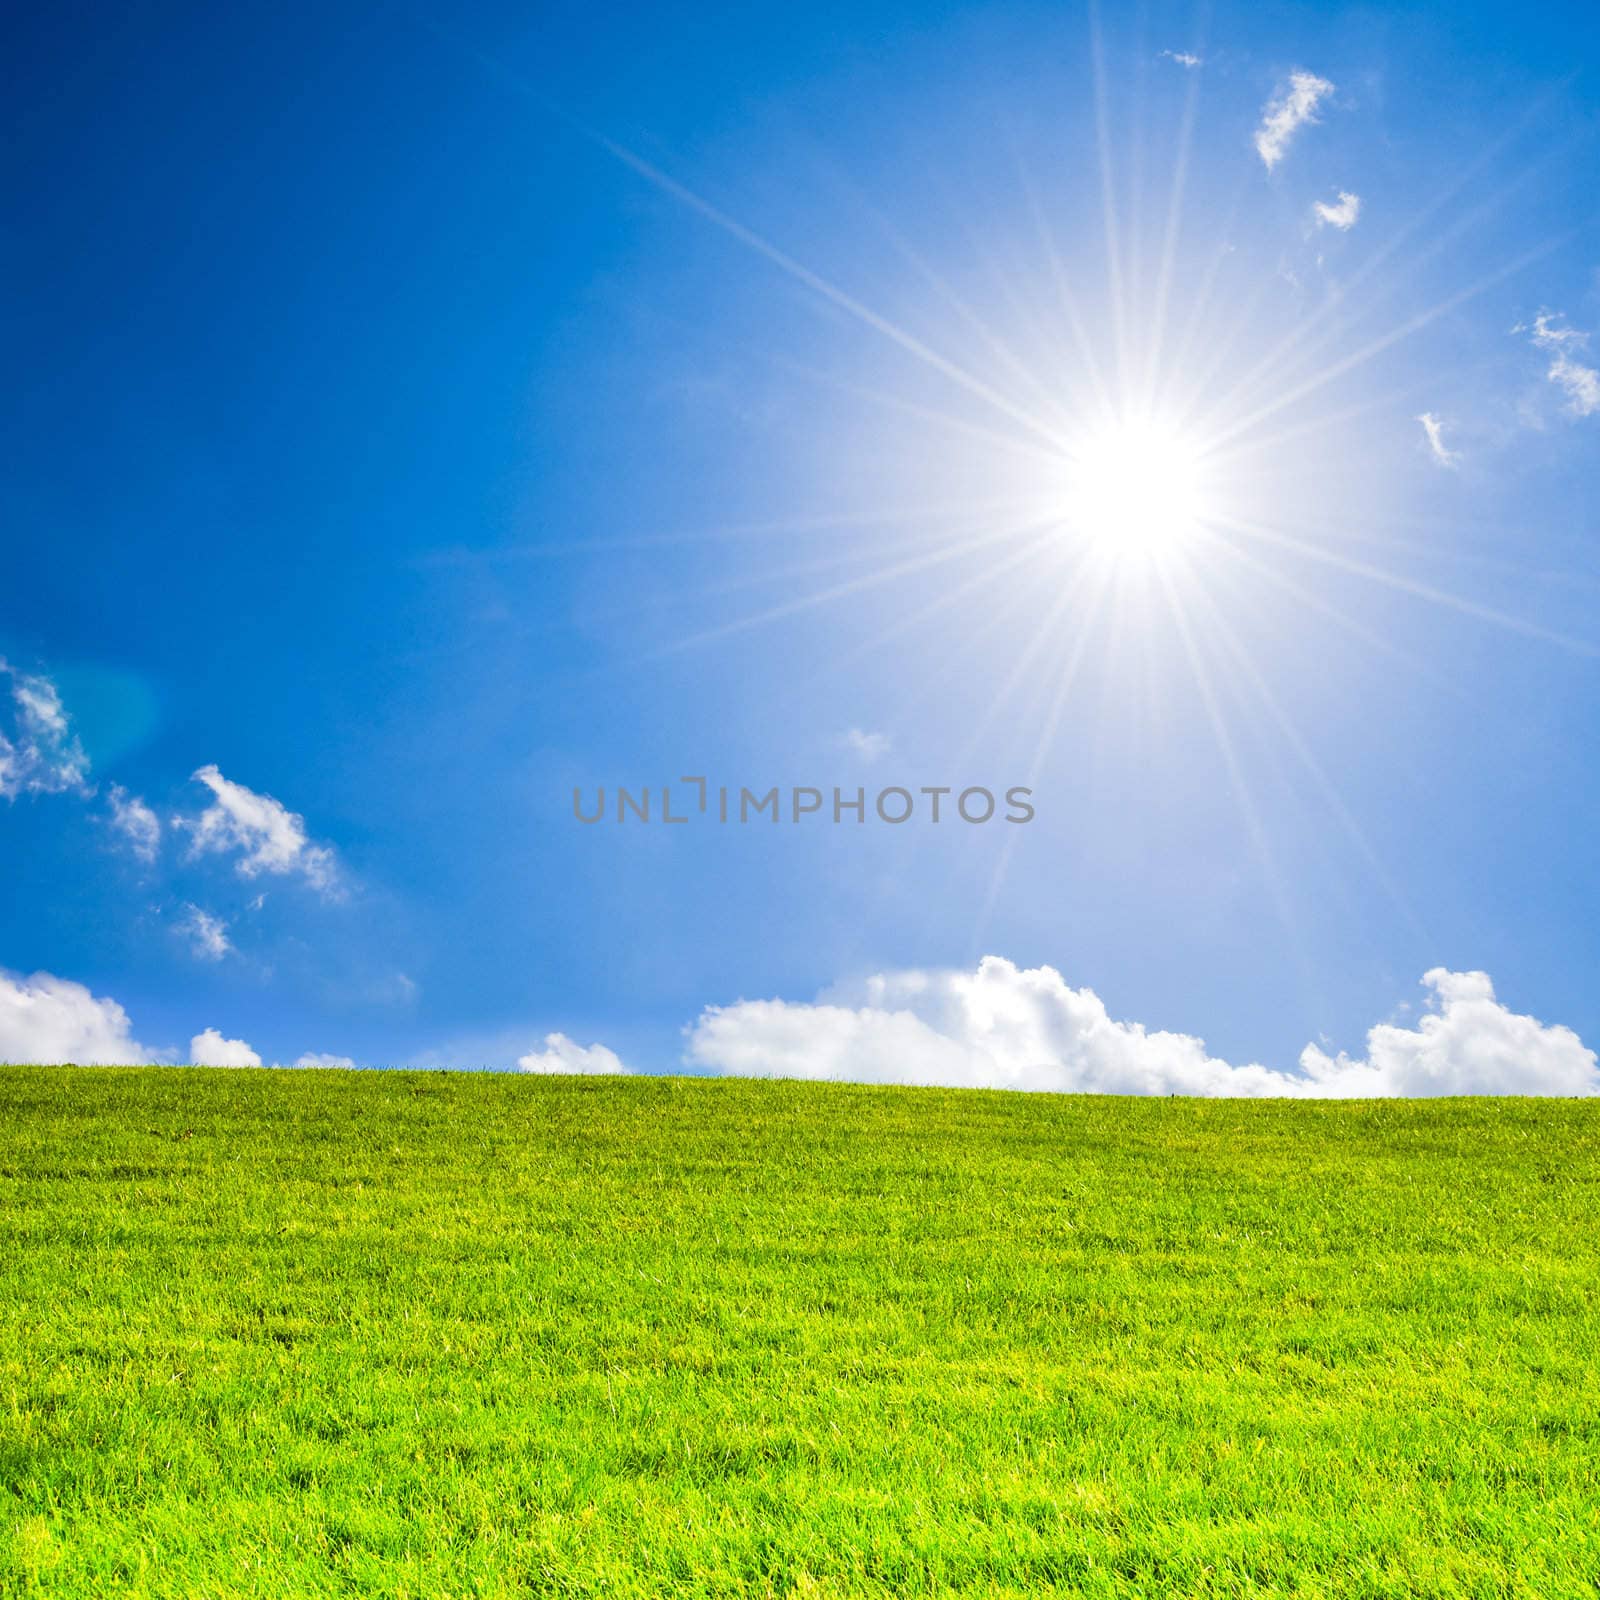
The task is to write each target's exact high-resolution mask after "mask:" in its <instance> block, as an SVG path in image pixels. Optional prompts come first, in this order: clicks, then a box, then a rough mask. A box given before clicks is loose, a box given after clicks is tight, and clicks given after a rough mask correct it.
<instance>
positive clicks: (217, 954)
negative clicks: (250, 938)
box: [177, 905, 233, 961]
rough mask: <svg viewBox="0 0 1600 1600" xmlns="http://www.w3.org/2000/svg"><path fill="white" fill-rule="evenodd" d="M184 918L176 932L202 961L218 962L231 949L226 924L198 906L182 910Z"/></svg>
mask: <svg viewBox="0 0 1600 1600" xmlns="http://www.w3.org/2000/svg"><path fill="white" fill-rule="evenodd" d="M184 913H185V914H184V916H183V918H182V920H181V921H180V922H179V923H178V924H177V928H178V932H179V933H181V934H182V935H183V936H184V938H186V939H187V940H188V941H189V946H190V948H191V949H192V950H193V952H194V954H195V955H196V956H198V957H199V958H200V960H202V961H220V960H221V959H222V958H223V957H224V956H225V955H227V953H228V952H229V951H230V950H231V949H233V945H232V943H231V942H230V941H229V939H228V924H227V923H226V922H224V921H223V920H222V918H221V917H214V916H212V915H211V913H210V912H209V911H202V910H201V909H200V907H199V906H196V905H190V906H186V907H185V908H184Z"/></svg>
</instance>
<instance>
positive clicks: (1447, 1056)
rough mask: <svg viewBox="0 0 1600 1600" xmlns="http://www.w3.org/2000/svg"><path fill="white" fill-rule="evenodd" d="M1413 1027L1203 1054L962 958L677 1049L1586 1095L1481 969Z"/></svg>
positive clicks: (1075, 1078) (855, 1076) (1006, 1082)
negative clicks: (1224, 1055)
mask: <svg viewBox="0 0 1600 1600" xmlns="http://www.w3.org/2000/svg"><path fill="white" fill-rule="evenodd" d="M1422 981H1423V983H1424V985H1425V986H1426V987H1427V988H1428V989H1429V991H1430V995H1429V1005H1430V1008H1431V1009H1430V1010H1429V1012H1428V1013H1427V1014H1426V1015H1424V1016H1423V1017H1422V1018H1421V1019H1420V1020H1419V1021H1418V1023H1417V1025H1416V1027H1415V1028H1401V1027H1397V1026H1395V1025H1393V1024H1389V1023H1383V1024H1379V1025H1378V1026H1376V1027H1374V1028H1372V1029H1371V1030H1370V1031H1369V1032H1368V1034H1367V1054H1366V1056H1365V1057H1362V1058H1357V1059H1352V1058H1351V1057H1349V1056H1347V1055H1345V1054H1343V1053H1341V1054H1339V1055H1337V1056H1329V1055H1327V1054H1326V1053H1325V1052H1324V1051H1322V1050H1320V1049H1318V1048H1317V1047H1316V1046H1313V1045H1308V1046H1307V1047H1306V1048H1305V1049H1304V1050H1303V1051H1302V1052H1301V1054H1300V1063H1299V1071H1297V1072H1284V1071H1279V1070H1276V1069H1274V1068H1270V1067H1265V1066H1261V1065H1259V1064H1256V1063H1250V1064H1247V1065H1243V1066H1235V1065H1232V1064H1231V1063H1229V1062H1227V1061H1224V1060H1221V1059H1219V1058H1217V1057H1214V1056H1212V1055H1210V1054H1209V1053H1208V1052H1207V1050H1206V1047H1205V1043H1204V1041H1203V1040H1201V1039H1198V1038H1196V1037H1194V1036H1193V1035H1191V1034H1183V1033H1169V1032H1165V1031H1161V1030H1150V1029H1147V1028H1146V1027H1145V1026H1144V1025H1143V1024H1142V1023H1138V1022H1122V1021H1117V1020H1115V1019H1113V1018H1112V1017H1111V1016H1110V1015H1109V1014H1108V1012H1107V1011H1106V1008H1105V1005H1104V1003H1103V1002H1102V1001H1101V1000H1100V998H1099V996H1098V995H1096V994H1095V993H1094V991H1093V990H1092V989H1073V988H1071V987H1069V986H1068V984H1067V983H1066V982H1065V980H1064V979H1063V978H1062V977H1061V975H1060V973H1058V972H1057V971H1056V970H1055V969H1054V968H1052V967H1036V968H1031V969H1022V968H1019V967H1017V966H1015V965H1014V964H1013V963H1012V962H1010V961H1007V960H1004V959H1003V958H1001V957H998V956H987V957H985V958H984V959H983V960H982V961H981V962H979V964H978V966H977V968H976V969H975V970H974V971H971V972H967V971H948V970H946V971H907V972H890V973H882V974H879V975H877V976H874V977H871V978H868V979H867V980H866V981H865V982H864V983H860V984H852V985H844V986H839V987H836V988H834V989H831V990H828V991H825V992H824V993H823V994H822V995H821V996H819V997H818V999H817V1000H816V1001H815V1002H811V1003H804V1002H801V1003H796V1002H792V1001H785V1000H741V1001H739V1002H737V1003H736V1004H734V1005H730V1006H708V1007H707V1008H706V1010H705V1011H704V1012H702V1014H701V1015H700V1017H699V1019H698V1020H697V1021H696V1022H694V1023H693V1024H692V1025H691V1026H690V1028H689V1029H688V1030H687V1043H686V1048H685V1060H686V1061H687V1062H688V1063H689V1064H690V1065H693V1066H696V1067H699V1068H702V1069H704V1070H706V1071H710V1072H716V1073H723V1074H729V1075H738V1076H750V1077H789V1078H827V1079H848V1080H851V1081H856V1082H865V1083H903V1084H938V1085H945V1086H950V1087H968V1088H995V1089H1029V1090H1043V1091H1052V1092H1057V1093H1091V1094H1186V1095H1208V1096H1210V1095H1238V1096H1252V1097H1258V1096H1269V1095H1272V1096H1292V1097H1303V1098H1345V1097H1351V1098H1358V1097H1359V1098H1365V1097H1372V1096H1379V1095H1436V1094H1557V1095H1580V1094H1581V1095H1588V1094H1597V1093H1600V1074H1597V1072H1596V1068H1595V1053H1594V1052H1593V1051H1592V1050H1589V1049H1587V1048H1586V1047H1585V1046H1584V1044H1583V1042H1582V1040H1580V1039H1579V1038H1578V1036H1577V1035H1576V1034H1575V1033H1573V1032H1572V1031H1571V1030H1570V1029H1568V1028H1562V1027H1547V1026H1545V1025H1544V1024H1542V1023H1540V1022H1537V1021H1535V1020H1534V1019H1533V1018H1532V1017H1525V1016H1519V1015H1517V1014H1515V1013H1513V1012H1511V1011H1509V1010H1508V1009H1507V1008H1506V1007H1504V1006H1503V1005H1501V1004H1500V1003H1499V1002H1498V1001H1497V1000H1496V999H1495V997H1494V988H1493V985H1492V984H1491V983H1490V981H1489V978H1488V977H1487V975H1486V974H1484V973H1481V972H1468V973H1457V972H1449V971H1446V970H1445V969H1444V968H1442V967H1436V968H1434V969H1433V970H1432V971H1430V972H1428V973H1427V974H1426V975H1425V976H1424V978H1423V980H1422Z"/></svg>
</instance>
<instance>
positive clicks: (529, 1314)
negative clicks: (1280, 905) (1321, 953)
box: [0, 1068, 1600, 1600]
mask: <svg viewBox="0 0 1600 1600" xmlns="http://www.w3.org/2000/svg"><path fill="white" fill-rule="evenodd" d="M1597 1240H1600V1104H1595V1103H1573V1102H1565V1103H1558V1102H1548V1101H1482V1100H1478V1101H1449V1102H1431V1103H1418V1102H1388V1103H1366V1104H1340V1105H1313V1104H1289V1103H1242V1102H1197V1101H1188V1100H1115V1099H1077V1098H1052V1097H1045V1096H1021V1095H999V1094H977V1093H970V1092H943V1091H931V1090H901V1089H860V1088H850V1087H844V1086H833V1085H801V1084H790V1083H738V1082H697V1081H691V1080H682V1079H678V1080H672V1079H655V1080H648V1079H646V1080H627V1079H610V1080H606V1079H587V1080H580V1079H527V1078H507V1077H497V1076H488V1075H446V1074H420V1073H393V1074H388V1073H326V1072H316V1073H292V1072H231V1073H230V1072H212V1071H205V1070H201V1069H194V1068H178V1069H139V1070H129V1071H120V1070H117V1071H112V1070H105V1069H89V1070H75V1069H46V1068H7V1069H3V1070H0V1594H3V1595H7V1596H11V1595H22V1594H35V1593H39V1594H63V1595H85V1596H87V1595H106V1594H134V1595H161V1596H169V1595H171V1596H176V1595H185V1596H200V1595H235V1594H238V1595H251V1596H263V1597H267V1596H270V1597H272V1600H285V1597H292V1596H301V1595H307V1596H309V1595H347V1594H376V1595H395V1596H399V1595H407V1596H422V1595H444V1594H450V1595H464V1594H478V1595H500V1594H506V1595H509V1594H513V1593H517V1594H524V1593H530V1592H535V1593H549V1594H564V1595H590V1594H593V1595H600V1594H604V1595H612V1596H626V1595H641V1596H642V1595H657V1594H695V1595H730V1596H731V1595H765V1594H795V1595H869V1594H871V1595H888V1594H894V1595H917V1594H945V1593H969V1594H973V1595H985V1596H989V1595H1037V1594H1040V1593H1048V1592H1061V1593H1070V1594H1083V1595H1105V1596H1110V1595H1118V1596H1141V1597H1145V1596H1152V1595H1185V1596H1188V1595H1351V1596H1354V1595H1362V1596H1373V1595H1394V1596H1407V1597H1414V1596H1425V1595H1483V1596H1488V1595H1496V1596H1500V1595H1528V1596H1539V1597H1540V1600H1552V1597H1558V1596H1567V1595H1572V1596H1576V1595H1587V1596H1590V1597H1592V1596H1593V1595H1594V1593H1595V1586H1596V1582H1597V1579H1600V1379H1597V1375H1596V1371H1597V1352H1600V1245H1597Z"/></svg>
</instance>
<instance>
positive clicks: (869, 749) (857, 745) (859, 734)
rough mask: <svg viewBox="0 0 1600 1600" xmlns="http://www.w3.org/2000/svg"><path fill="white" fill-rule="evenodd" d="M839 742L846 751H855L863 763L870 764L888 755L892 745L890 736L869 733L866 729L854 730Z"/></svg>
mask: <svg viewBox="0 0 1600 1600" xmlns="http://www.w3.org/2000/svg"><path fill="white" fill-rule="evenodd" d="M839 742H840V743H841V744H842V745H843V746H844V747H845V749H846V750H850V751H853V752H854V753H855V754H856V755H858V756H860V757H861V759H862V760H863V761H869V762H870V761H876V760H877V759H878V757H879V756H881V755H885V754H887V753H888V749H889V743H890V741H889V735H888V734H886V733H869V732H868V731H867V730H866V729H864V728H852V729H851V730H850V731H849V732H848V733H847V734H845V736H844V738H843V739H841V740H840V741H839Z"/></svg>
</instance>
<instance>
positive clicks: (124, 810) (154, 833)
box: [109, 783, 161, 861]
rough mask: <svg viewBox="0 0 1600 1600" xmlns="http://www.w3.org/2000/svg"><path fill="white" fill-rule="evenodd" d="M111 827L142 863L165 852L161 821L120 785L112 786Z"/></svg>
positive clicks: (134, 795)
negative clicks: (163, 849)
mask: <svg viewBox="0 0 1600 1600" xmlns="http://www.w3.org/2000/svg"><path fill="white" fill-rule="evenodd" d="M109 798H110V801H111V816H110V819H109V820H110V824H111V826H112V827H113V828H114V829H115V830H116V831H117V832H118V833H120V834H121V835H122V836H123V838H124V839H126V840H127V842H128V848H129V849H130V850H131V851H132V852H133V853H134V855H136V856H137V857H138V858H139V859H140V860H141V861H154V860H155V858H156V855H157V853H158V852H159V851H160V849H161V818H160V817H158V816H157V815H156V814H155V812H154V811H152V810H151V809H150V807H149V806H147V805H146V804H145V803H144V801H143V800H141V799H140V798H139V796H138V795H136V794H129V793H128V791H127V790H126V789H124V788H123V787H122V785H121V784H120V783H114V784H112V785H111V793H110V796H109Z"/></svg>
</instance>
